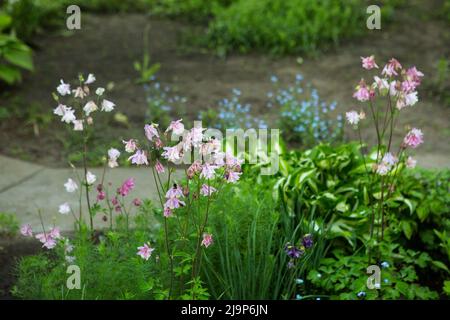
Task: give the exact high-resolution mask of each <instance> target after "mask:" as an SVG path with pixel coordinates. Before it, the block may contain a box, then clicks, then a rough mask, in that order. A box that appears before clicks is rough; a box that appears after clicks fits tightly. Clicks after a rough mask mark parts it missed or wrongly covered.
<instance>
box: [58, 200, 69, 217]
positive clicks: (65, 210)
mask: <svg viewBox="0 0 450 320" xmlns="http://www.w3.org/2000/svg"><path fill="white" fill-rule="evenodd" d="M58 211H59V213H61V214H68V213H69V212H70V205H69V204H68V203H67V202H64V203H63V204H61V205H60V206H59V210H58Z"/></svg>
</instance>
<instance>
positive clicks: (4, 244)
mask: <svg viewBox="0 0 450 320" xmlns="http://www.w3.org/2000/svg"><path fill="white" fill-rule="evenodd" d="M39 250H40V244H39V242H37V241H33V240H23V239H17V238H3V239H1V238H0V300H3V299H12V298H13V297H12V295H11V289H12V286H13V285H14V283H15V281H16V277H15V275H14V268H15V266H16V263H17V261H18V259H20V257H23V256H26V255H32V254H36V253H37V252H38V251H39Z"/></svg>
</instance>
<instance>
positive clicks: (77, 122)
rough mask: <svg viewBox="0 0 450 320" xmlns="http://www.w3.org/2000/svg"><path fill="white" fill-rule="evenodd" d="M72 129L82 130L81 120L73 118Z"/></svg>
mask: <svg viewBox="0 0 450 320" xmlns="http://www.w3.org/2000/svg"><path fill="white" fill-rule="evenodd" d="M73 130H74V131H83V120H73Z"/></svg>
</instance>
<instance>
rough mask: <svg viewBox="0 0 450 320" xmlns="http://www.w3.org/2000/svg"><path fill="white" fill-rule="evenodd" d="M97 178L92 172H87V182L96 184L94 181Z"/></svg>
mask: <svg viewBox="0 0 450 320" xmlns="http://www.w3.org/2000/svg"><path fill="white" fill-rule="evenodd" d="M96 180H97V177H96V176H95V174H93V173H92V172H90V171H88V172H87V173H86V182H87V184H88V185H91V184H94V182H95V181H96Z"/></svg>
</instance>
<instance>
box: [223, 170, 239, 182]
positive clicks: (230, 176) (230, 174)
mask: <svg viewBox="0 0 450 320" xmlns="http://www.w3.org/2000/svg"><path fill="white" fill-rule="evenodd" d="M241 174H242V172H236V171H227V172H226V173H225V179H226V180H227V182H228V183H235V182H237V181H238V180H239V178H240V177H241Z"/></svg>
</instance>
